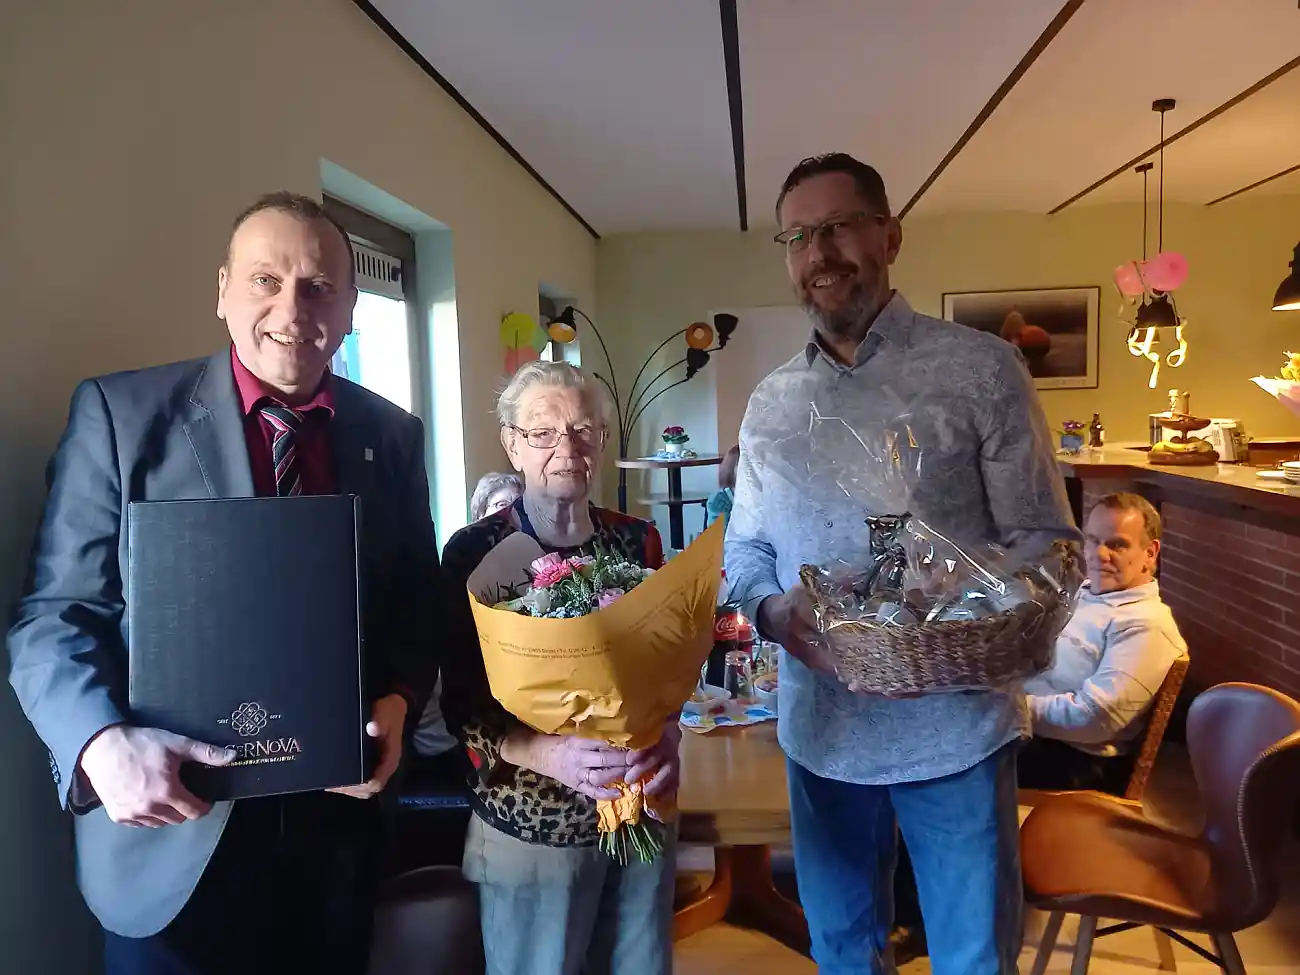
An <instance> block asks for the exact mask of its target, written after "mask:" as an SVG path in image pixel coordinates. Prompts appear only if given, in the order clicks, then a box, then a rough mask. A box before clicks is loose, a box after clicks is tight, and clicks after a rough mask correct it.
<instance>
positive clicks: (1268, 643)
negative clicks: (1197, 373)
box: [1060, 440, 1300, 697]
mask: <svg viewBox="0 0 1300 975" xmlns="http://www.w3.org/2000/svg"><path fill="white" fill-rule="evenodd" d="M1297 454H1300V441H1287V440H1284V441H1271V442H1267V443H1259V444H1252V449H1251V462H1252V463H1255V464H1259V465H1260V467H1272V466H1274V464H1275V462H1276V461H1277V460H1282V459H1289V458H1293V457H1295V456H1296V455H1297ZM1060 463H1061V470H1062V473H1063V474H1064V475H1065V477H1066V486H1067V488H1068V490H1069V493H1070V501H1071V504H1072V505H1073V507H1074V513H1075V518H1076V519H1077V520H1079V521H1080V523H1082V515H1083V513H1084V512H1086V511H1088V510H1089V509H1090V508H1091V507H1092V504H1093V502H1094V501H1095V500H1096V499H1097V498H1098V497H1100V496H1101V495H1103V494H1107V493H1109V492H1111V491H1134V492H1136V493H1138V494H1141V495H1142V496H1143V497H1145V498H1147V500H1149V501H1150V502H1151V503H1152V504H1154V505H1155V506H1156V508H1157V509H1158V510H1159V511H1160V514H1161V517H1162V519H1163V521H1164V540H1163V547H1162V550H1161V557H1160V574H1159V581H1160V589H1161V595H1162V596H1163V597H1164V599H1165V601H1166V602H1167V603H1168V604H1169V606H1170V608H1171V609H1172V610H1173V613H1174V618H1175V619H1176V620H1177V621H1178V626H1179V629H1180V630H1181V631H1182V634H1183V637H1184V638H1185V639H1186V640H1187V645H1188V650H1189V652H1190V654H1191V658H1192V665H1191V669H1190V671H1189V674H1188V683H1189V685H1191V688H1190V689H1191V690H1194V691H1199V690H1202V689H1204V688H1206V687H1209V686H1211V685H1213V684H1218V683H1221V682H1223V681H1234V680H1239V681H1250V682H1251V683H1256V684H1266V685H1268V686H1270V687H1275V688H1277V689H1278V690H1280V691H1284V692H1286V693H1287V694H1290V695H1292V696H1295V697H1300V486H1297V485H1291V484H1288V483H1286V482H1284V481H1272V480H1264V479H1262V478H1259V477H1257V476H1256V474H1257V471H1258V469H1259V468H1258V467H1253V466H1249V465H1248V464H1213V465H1207V466H1204V467H1190V466H1175V465H1159V464H1152V463H1150V462H1149V460H1148V459H1147V452H1146V451H1145V450H1143V449H1139V448H1137V447H1124V446H1115V447H1102V448H1097V449H1092V450H1085V451H1083V452H1082V453H1080V454H1078V455H1064V454H1063V455H1061V457H1060Z"/></svg>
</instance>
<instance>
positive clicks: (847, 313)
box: [800, 281, 880, 340]
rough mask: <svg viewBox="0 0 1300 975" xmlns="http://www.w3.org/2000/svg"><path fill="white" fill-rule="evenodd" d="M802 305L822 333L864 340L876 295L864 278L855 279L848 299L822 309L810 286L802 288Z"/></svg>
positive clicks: (835, 337) (872, 314) (831, 336)
mask: <svg viewBox="0 0 1300 975" xmlns="http://www.w3.org/2000/svg"><path fill="white" fill-rule="evenodd" d="M800 291H801V293H800V304H801V305H802V306H803V310H804V312H806V313H807V315H808V317H809V318H811V319H812V322H813V327H814V328H816V329H817V331H818V332H820V333H821V334H822V335H825V336H827V337H828V338H833V339H859V340H860V339H863V338H865V337H866V334H867V329H868V327H869V326H870V324H871V322H872V320H873V319H874V318H875V316H876V313H877V312H878V311H879V310H880V309H879V308H878V307H876V297H875V295H874V294H871V293H870V292H868V291H867V289H866V287H865V286H864V285H863V284H862V282H861V281H854V282H853V287H852V289H851V291H850V292H849V297H848V300H847V301H845V302H844V303H843V304H841V305H839V306H837V307H835V308H833V309H828V308H822V307H821V306H820V305H818V304H817V303H816V302H815V301H814V300H813V297H812V293H811V290H810V289H809V288H808V287H803V288H801V289H800Z"/></svg>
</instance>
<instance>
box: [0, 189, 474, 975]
mask: <svg viewBox="0 0 1300 975" xmlns="http://www.w3.org/2000/svg"><path fill="white" fill-rule="evenodd" d="M356 295H357V292H356V287H355V285H354V268H353V259H352V252H351V245H350V244H349V243H348V240H347V237H346V236H345V235H344V234H343V232H342V231H341V230H340V229H339V228H338V227H337V226H336V225H334V224H333V223H332V222H331V221H330V220H329V219H328V218H327V217H326V216H325V213H324V211H323V210H322V209H321V207H320V205H319V204H317V203H316V202H315V201H313V200H310V199H307V198H305V197H298V196H293V195H290V194H287V193H278V194H273V195H271V196H269V197H264V198H263V199H261V200H259V201H258V202H257V203H256V204H255V205H254V206H252V207H250V208H249V209H248V210H247V211H245V212H244V213H243V214H241V215H240V217H239V218H238V220H237V221H236V223H235V227H234V230H233V232H232V235H231V238H230V243H229V247H228V251H227V256H226V261H225V263H224V265H223V266H222V267H221V268H220V270H219V272H218V294H217V315H218V317H220V318H222V319H224V320H225V322H226V325H227V327H228V329H229V331H230V338H231V345H230V346H228V347H226V348H223V349H222V350H221V351H219V352H218V353H216V354H215V355H213V356H211V357H210V358H206V359H197V360H193V361H190V362H181V363H175V364H172V365H166V366H159V367H155V368H152V369H145V370H141V371H138V372H130V373H119V374H116V375H111V376H104V377H101V378H99V379H92V380H87V381H86V382H83V383H82V384H81V385H80V386H79V387H78V388H77V390H76V392H75V394H74V395H73V399H72V407H71V410H70V413H69V417H68V425H67V428H66V430H65V432H64V434H63V437H62V439H61V441H60V443H59V445H58V448H57V451H56V453H55V455H54V457H53V459H52V460H51V462H50V468H49V473H48V481H49V498H48V501H47V505H46V510H45V515H44V519H43V522H42V524H41V528H40V531H39V534H38V537H37V540H36V545H35V551H34V555H33V565H32V573H31V577H30V581H29V583H28V588H27V590H26V593H25V595H24V598H23V599H22V601H21V603H20V605H19V608H18V612H17V618H16V620H15V622H14V625H13V628H12V630H11V631H10V633H9V651H10V654H11V657H12V662H13V665H12V671H11V675H10V680H11V682H12V684H13V687H14V689H15V691H16V692H17V695H18V699H19V701H20V702H21V704H22V707H23V709H24V710H25V711H26V713H27V716H28V718H29V719H30V720H31V722H32V724H33V725H34V726H35V728H36V731H37V733H38V734H39V735H40V736H41V738H42V739H43V740H44V741H45V743H46V745H47V746H48V747H49V750H50V769H51V771H52V772H53V774H54V780H55V783H56V786H57V788H58V790H59V797H60V801H61V802H62V803H63V804H64V806H65V807H66V808H68V809H69V810H71V811H72V812H73V813H75V814H76V816H75V825H76V829H75V833H76V845H77V873H78V880H79V883H80V886H81V889H82V892H83V894H84V895H85V898H86V902H87V903H88V904H89V905H90V908H91V910H92V911H93V912H94V913H95V915H96V916H97V917H98V918H99V920H100V922H101V923H102V925H103V927H104V928H105V932H106V950H105V955H106V962H107V968H108V971H109V972H110V973H113V975H117V973H120V975H128V973H129V975H207V973H216V972H232V971H237V972H239V973H240V975H251V973H261V972H272V971H274V972H282V971H289V970H294V969H298V968H301V969H304V970H307V971H311V972H314V973H319V972H338V973H348V975H360V973H362V972H364V970H365V964H366V958H367V955H368V951H369V934H370V920H371V916H372V914H373V902H374V891H375V886H376V882H377V868H378V859H379V851H380V846H381V837H382V832H383V831H382V825H383V816H382V814H381V808H380V807H381V803H380V802H378V801H373V797H374V796H376V795H377V794H378V793H380V792H381V791H382V790H383V789H384V786H385V785H386V783H387V781H388V778H389V776H391V775H392V774H393V772H394V770H395V769H396V767H397V765H398V761H399V759H400V756H401V742H402V736H403V732H404V730H405V728H406V726H407V724H408V716H418V715H419V714H420V713H421V712H422V711H423V709H424V705H425V702H426V701H427V699H428V696H429V694H430V690H431V688H432V686H433V683H434V679H435V677H436V674H437V660H436V659H435V655H434V641H435V637H434V627H435V626H437V627H440V628H441V631H442V632H444V633H445V632H446V631H447V627H448V626H451V625H452V623H451V622H450V620H449V617H456V618H459V617H458V616H457V614H458V613H459V611H460V603H462V602H463V600H457V599H454V598H448V597H449V596H450V594H449V593H445V592H444V591H443V590H442V588H441V583H440V577H439V566H438V557H437V547H436V544H435V541H434V531H433V523H432V519H431V518H430V514H429V496H428V482H427V477H426V474H425V467H424V446H423V444H424V435H423V428H422V425H421V423H420V421H419V420H418V419H416V418H415V417H413V416H411V415H410V414H408V413H406V412H405V411H403V410H401V409H399V408H398V407H396V406H394V405H392V404H391V403H389V402H388V401H386V400H384V399H382V398H380V397H378V396H376V395H374V394H372V393H369V392H367V391H366V390H364V389H362V388H361V387H359V386H356V385H353V384H352V383H349V382H347V381H345V380H342V379H339V378H338V377H333V376H331V375H330V373H329V368H328V367H329V362H330V358H331V357H332V356H333V354H334V352H335V351H336V350H337V349H338V347H339V345H340V343H341V342H342V341H343V338H344V336H345V335H347V334H348V333H349V332H350V331H351V330H352V321H351V320H352V309H353V306H354V304H355V302H356ZM286 435H287V436H288V437H289V438H290V439H289V440H288V442H287V443H288V445H289V446H290V447H291V449H289V450H285V449H284V448H285V446H286V444H285V442H284V440H283V438H284V437H285V436H286ZM277 437H279V438H281V439H280V440H278V441H277ZM273 445H274V446H273ZM273 457H274V458H275V460H274V461H273ZM330 493H352V494H357V495H359V496H360V498H361V504H362V510H363V515H364V524H365V536H364V539H363V562H364V567H363V573H364V582H363V591H364V592H365V594H366V595H365V605H364V612H363V618H364V623H363V627H364V636H365V640H366V646H367V661H368V663H367V666H368V668H369V673H368V674H367V684H368V686H369V688H371V690H372V693H374V694H375V699H374V701H373V711H372V720H371V721H370V724H369V725H368V727H367V729H366V730H367V733H368V734H369V735H370V736H371V737H373V738H375V739H377V740H378V741H377V744H378V753H379V760H378V765H377V768H376V771H375V773H374V777H373V778H372V780H371V781H369V782H366V783H362V784H358V785H356V786H353V787H349V788H345V789H340V790H335V792H334V793H332V794H331V793H324V792H314V793H303V794H299V795H292V796H283V797H270V798H261V799H246V800H240V801H238V802H233V803H230V802H222V803H216V804H215V805H210V804H208V803H206V802H203V801H202V800H200V799H198V798H197V797H196V796H194V795H193V794H191V793H190V792H189V791H188V790H187V789H186V788H185V786H184V785H182V783H181V778H180V769H181V765H182V764H183V763H184V762H203V763H207V764H210V765H219V764H223V763H224V762H226V761H229V758H228V757H227V756H226V755H225V754H224V753H223V750H222V749H219V748H216V747H214V746H212V745H209V744H207V743H204V742H198V741H192V740H189V739H186V738H181V737H179V736H177V735H174V734H170V733H168V732H166V731H163V730H160V729H157V728H143V727H138V726H136V725H134V724H133V723H132V720H131V714H130V711H129V708H128V704H127V654H126V646H127V632H126V630H127V621H126V617H125V613H124V608H125V604H126V593H125V592H124V586H125V581H124V580H125V579H126V555H127V549H126V532H125V531H124V528H125V519H126V510H127V504H128V502H131V501H139V500H168V499H182V498H205V497H211V498H230V497H248V496H263V495H272V496H273V495H292V494H330ZM300 571H303V572H310V571H311V566H309V565H303V566H301V569H300ZM286 611H288V612H293V613H302V614H306V613H310V612H311V611H312V608H311V607H310V606H291V607H287V608H286ZM367 799H371V800H372V801H369V802H367V801H365V800H367Z"/></svg>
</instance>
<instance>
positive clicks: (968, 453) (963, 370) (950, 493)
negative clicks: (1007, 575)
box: [726, 294, 1080, 784]
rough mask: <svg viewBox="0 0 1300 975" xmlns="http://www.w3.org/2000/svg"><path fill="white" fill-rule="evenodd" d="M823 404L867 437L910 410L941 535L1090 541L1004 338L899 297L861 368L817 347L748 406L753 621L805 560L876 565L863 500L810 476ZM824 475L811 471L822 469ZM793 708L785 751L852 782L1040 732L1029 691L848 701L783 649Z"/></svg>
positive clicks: (917, 771)
mask: <svg viewBox="0 0 1300 975" xmlns="http://www.w3.org/2000/svg"><path fill="white" fill-rule="evenodd" d="M813 404H816V406H817V408H818V411H819V412H820V414H821V415H822V416H832V415H833V416H839V417H843V418H844V420H845V422H846V423H847V424H849V425H850V426H851V427H852V428H853V429H855V430H862V429H864V428H867V427H869V426H870V425H872V424H876V423H889V422H891V421H894V420H895V419H896V418H897V417H898V416H900V415H902V414H903V413H910V418H909V420H908V424H909V426H910V427H911V429H912V430H913V431H915V435H916V439H917V442H918V444H919V445H920V446H921V449H922V469H923V476H922V477H920V478H918V479H916V481H915V482H914V483H912V484H911V485H910V488H911V490H910V494H909V497H908V503H909V506H910V510H911V512H912V513H913V514H916V515H917V516H919V517H920V518H922V519H923V520H926V521H928V522H929V523H930V524H931V525H933V526H936V527H938V528H939V529H940V530H946V531H948V532H951V533H952V534H953V535H955V536H956V537H957V538H958V539H960V540H964V541H969V542H984V541H988V542H996V543H999V544H1002V545H1006V546H1008V547H1014V548H1016V549H1017V550H1021V549H1023V550H1026V552H1038V551H1042V550H1045V549H1046V548H1047V547H1048V545H1050V543H1051V542H1052V541H1053V540H1055V539H1059V538H1066V539H1072V540H1076V541H1077V540H1078V539H1079V537H1080V536H1079V533H1078V531H1077V529H1076V528H1075V526H1074V519H1073V516H1072V515H1071V513H1070V506H1069V502H1068V500H1067V498H1066V494H1065V485H1064V482H1063V481H1062V479H1061V474H1060V472H1059V470H1058V468H1057V464H1056V459H1055V456H1054V449H1053V445H1052V440H1051V435H1050V432H1049V430H1048V427H1047V423H1046V420H1045V419H1044V417H1043V413H1042V409H1041V407H1040V406H1039V404H1038V400H1037V397H1036V395H1035V393H1034V387H1033V381H1032V380H1031V379H1030V376H1029V373H1028V371H1027V370H1026V368H1025V365H1024V361H1023V359H1021V357H1020V354H1019V352H1018V351H1016V350H1015V349H1014V348H1013V347H1012V346H1011V345H1009V344H1008V343H1006V342H1004V341H1003V340H1002V339H1000V338H999V337H997V336H996V335H992V334H989V333H985V332H980V331H976V330H974V329H970V328H966V327H965V326H962V325H956V324H953V323H951V322H944V321H940V320H938V319H935V318H930V317H928V316H925V315H920V314H917V313H916V312H914V311H912V309H911V308H910V307H909V306H908V304H907V302H906V301H904V300H903V298H902V297H901V296H900V295H898V294H895V295H894V297H893V299H892V300H891V301H890V303H889V304H888V305H887V306H886V307H885V308H884V310H883V311H882V312H881V313H880V315H879V316H878V317H877V319H876V321H875V323H874V324H873V325H872V328H871V331H870V332H868V334H867V337H866V339H864V340H863V342H862V344H861V346H860V347H859V348H858V351H857V356H856V360H855V362H854V364H853V365H852V366H850V367H845V366H842V365H840V364H838V363H836V362H835V361H834V360H833V359H831V358H830V357H829V356H827V355H826V354H825V353H824V352H823V351H822V350H821V347H820V346H819V345H818V344H817V343H816V341H810V342H809V344H808V347H807V349H806V350H805V351H803V352H800V353H799V354H798V355H796V356H795V357H794V358H793V359H791V360H790V361H789V362H787V363H786V364H785V365H783V366H781V367H780V368H779V369H777V370H776V371H775V372H774V373H772V374H771V375H770V376H768V377H767V378H766V379H764V380H763V382H762V383H760V384H759V386H758V388H757V389H756V390H755V391H754V393H753V395H752V396H751V397H750V401H749V407H748V409H747V411H746V413H745V420H744V423H743V424H742V425H741V430H740V464H739V468H738V470H737V477H736V496H735V501H734V504H733V506H732V511H731V516H730V521H729V523H728V528H727V541H726V566H727V578H728V580H729V582H730V584H731V586H732V594H733V595H734V596H736V597H738V598H739V599H740V600H741V602H742V605H743V606H744V608H745V611H746V614H747V615H748V616H749V617H750V618H751V619H756V618H757V610H758V604H759V603H760V602H762V601H763V600H764V599H765V598H767V597H768V596H774V595H778V594H780V593H781V592H783V591H785V590H786V589H789V588H790V587H792V586H793V585H794V584H795V583H797V582H798V581H799V567H800V566H801V565H803V564H804V563H813V564H821V565H826V564H828V563H832V562H836V561H843V562H847V563H850V564H864V563H865V560H866V558H867V555H868V551H869V550H868V541H869V539H868V531H867V527H866V524H865V522H864V518H865V516H866V514H867V512H865V511H864V510H863V507H862V505H861V503H860V502H858V503H855V502H854V501H852V500H851V499H849V498H848V497H846V496H845V493H844V492H843V491H842V490H838V489H837V488H836V486H835V484H834V483H833V482H831V479H830V478H827V477H825V476H820V475H816V476H815V475H814V474H812V473H810V468H809V462H810V460H813V458H811V457H810V449H809V447H810V443H811V438H810V437H809V436H808V435H807V434H808V430H809V419H810V415H811V408H812V405H813ZM827 444H828V442H827V441H825V440H823V441H820V442H819V443H818V447H819V449H822V450H825V449H826V447H827ZM842 446H843V449H844V450H845V451H849V445H842ZM856 449H858V450H861V447H860V446H859V447H857V448H856ZM845 456H850V457H851V456H852V453H851V452H849V453H847V454H846V455H845ZM823 467H824V461H820V462H819V461H816V460H813V468H814V469H818V470H820V469H822V468H823ZM780 702H781V718H780V721H779V729H778V734H779V738H780V742H781V747H782V748H783V749H784V750H785V752H786V754H787V755H788V756H789V757H790V758H791V759H793V760H794V761H796V762H798V763H799V764H800V765H802V766H803V767H804V768H806V769H808V770H809V771H810V772H813V773H815V774H817V775H820V776H823V777H825V778H830V779H836V780H839V781H843V782H856V783H863V784H889V783H894V782H913V781H923V780H926V779H933V778H939V777H941V776H944V775H951V774H953V773H955V772H960V771H962V770H964V769H967V768H969V767H971V766H972V765H975V764H976V763H977V762H979V761H981V760H982V759H984V758H986V757H988V756H989V755H991V754H992V753H993V752H995V751H997V749H999V748H1000V747H1002V746H1003V745H1005V744H1007V743H1008V742H1010V741H1013V740H1014V739H1016V738H1017V737H1020V736H1023V735H1027V734H1028V730H1029V724H1028V712H1027V709H1026V707H1025V699H1024V693H1023V690H1022V688H1021V687H1019V686H1014V687H1008V688H1005V689H1003V690H999V691H966V692H953V693H946V694H932V695H926V696H923V697H917V698H910V699H903V700H887V699H884V698H880V697H871V696H866V695H859V694H853V693H850V692H849V690H848V689H847V688H846V687H844V686H843V685H842V684H840V683H839V682H838V681H836V680H835V679H834V678H829V677H825V676H822V675H820V674H816V673H814V672H813V671H812V670H810V669H809V668H807V667H805V666H804V665H803V664H801V663H800V662H799V661H797V660H795V659H794V658H793V657H791V656H790V655H789V654H788V653H785V652H782V655H781V682H780Z"/></svg>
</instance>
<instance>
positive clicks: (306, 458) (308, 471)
mask: <svg viewBox="0 0 1300 975" xmlns="http://www.w3.org/2000/svg"><path fill="white" fill-rule="evenodd" d="M230 366H231V368H232V369H233V370H234V373H235V388H236V389H237V390H238V391H239V402H240V405H241V407H242V408H243V411H244V438H245V439H246V440H247V442H248V464H249V467H250V468H251V470H252V472H253V490H254V491H256V492H257V496H258V497H259V498H266V497H272V498H273V497H275V465H274V464H273V463H272V462H271V442H272V441H273V440H274V439H275V428H274V427H272V426H271V421H270V420H268V419H267V418H266V417H264V416H263V415H262V413H261V407H262V406H264V405H266V404H269V403H274V404H276V405H279V406H287V405H288V404H286V403H283V402H281V401H280V400H279V399H277V398H276V397H275V396H273V395H271V394H270V393H269V392H267V390H266V388H265V387H264V386H263V385H262V383H261V381H260V380H258V378H257V377H256V376H254V375H253V374H252V373H251V372H249V371H248V368H247V367H246V366H245V365H244V364H243V363H242V362H240V361H239V354H238V353H237V352H235V347H234V346H233V345H232V346H231V347H230ZM293 408H294V409H296V410H297V411H298V412H299V413H301V414H302V426H301V427H299V428H298V433H297V437H298V439H297V444H296V447H297V451H298V474H299V476H300V477H301V478H302V493H303V494H335V493H337V491H338V484H337V479H336V477H335V475H334V451H333V449H332V447H331V444H330V420H332V419H333V418H334V395H333V393H332V391H331V390H330V373H329V372H328V371H326V373H325V378H324V379H322V380H321V384H320V388H319V389H317V390H316V395H315V396H313V397H312V399H311V401H310V402H308V403H306V404H304V405H302V406H298V407H293Z"/></svg>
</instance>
